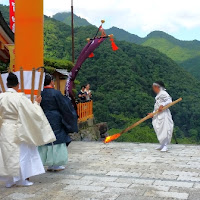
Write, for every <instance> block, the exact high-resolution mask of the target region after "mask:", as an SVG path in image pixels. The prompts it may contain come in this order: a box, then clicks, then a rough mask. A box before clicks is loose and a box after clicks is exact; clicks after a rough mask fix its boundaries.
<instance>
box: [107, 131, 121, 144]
mask: <svg viewBox="0 0 200 200" xmlns="http://www.w3.org/2000/svg"><path fill="white" fill-rule="evenodd" d="M120 136H121V134H120V133H117V134H115V135H111V136H108V137H106V139H105V140H104V143H105V144H106V143H109V142H112V141H113V140H116V139H117V138H118V137H120Z"/></svg>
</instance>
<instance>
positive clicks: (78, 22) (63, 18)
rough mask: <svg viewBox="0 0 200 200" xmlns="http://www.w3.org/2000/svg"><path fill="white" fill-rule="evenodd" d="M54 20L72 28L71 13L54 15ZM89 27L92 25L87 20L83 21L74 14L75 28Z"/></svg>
mask: <svg viewBox="0 0 200 200" xmlns="http://www.w3.org/2000/svg"><path fill="white" fill-rule="evenodd" d="M53 18H54V19H56V20H58V21H60V22H64V23H65V24H67V25H69V26H71V12H62V13H57V14H55V15H53ZM89 25H91V24H90V23H89V22H88V21H87V20H86V19H83V18H81V17H79V16H77V15H75V14H74V26H75V27H79V26H89Z"/></svg>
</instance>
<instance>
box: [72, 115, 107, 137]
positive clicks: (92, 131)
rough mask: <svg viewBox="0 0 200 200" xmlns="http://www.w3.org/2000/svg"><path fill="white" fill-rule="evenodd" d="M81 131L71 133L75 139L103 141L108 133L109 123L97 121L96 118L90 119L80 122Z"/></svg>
mask: <svg viewBox="0 0 200 200" xmlns="http://www.w3.org/2000/svg"><path fill="white" fill-rule="evenodd" d="M78 125H79V132H78V133H73V134H70V136H71V138H72V140H73V141H101V140H104V139H105V137H106V136H107V135H108V134H107V131H108V125H107V123H106V122H102V123H99V124H96V123H95V119H94V118H93V119H88V120H87V121H85V122H80V123H79V124H78Z"/></svg>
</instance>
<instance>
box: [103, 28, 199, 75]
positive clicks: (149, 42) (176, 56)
mask: <svg viewBox="0 0 200 200" xmlns="http://www.w3.org/2000/svg"><path fill="white" fill-rule="evenodd" d="M107 33H109V34H110V33H113V34H114V36H115V38H116V39H118V40H120V41H127V42H131V43H135V44H141V45H143V46H149V47H153V48H155V49H157V50H159V51H160V52H162V53H164V54H166V55H167V56H168V57H170V58H171V59H173V60H174V61H175V62H176V63H178V64H179V65H180V66H182V67H183V68H185V69H186V70H187V71H189V72H190V73H192V74H193V76H195V77H196V78H198V79H200V41H198V40H193V41H181V40H178V39H176V38H174V37H172V36H171V35H169V34H167V33H165V32H162V31H154V32H152V33H150V34H149V35H147V37H145V38H140V37H138V36H137V35H134V34H131V33H129V32H127V31H125V30H123V29H119V28H116V27H112V28H110V29H108V30H107Z"/></svg>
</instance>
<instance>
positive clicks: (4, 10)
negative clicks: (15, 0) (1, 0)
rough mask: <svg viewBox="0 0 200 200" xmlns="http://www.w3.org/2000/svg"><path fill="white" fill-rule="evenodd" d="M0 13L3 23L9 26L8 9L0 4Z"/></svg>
mask: <svg viewBox="0 0 200 200" xmlns="http://www.w3.org/2000/svg"><path fill="white" fill-rule="evenodd" d="M0 11H1V13H2V15H3V17H4V19H5V21H6V22H7V23H8V24H9V23H10V21H9V7H8V6H4V5H2V4H0Z"/></svg>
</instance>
